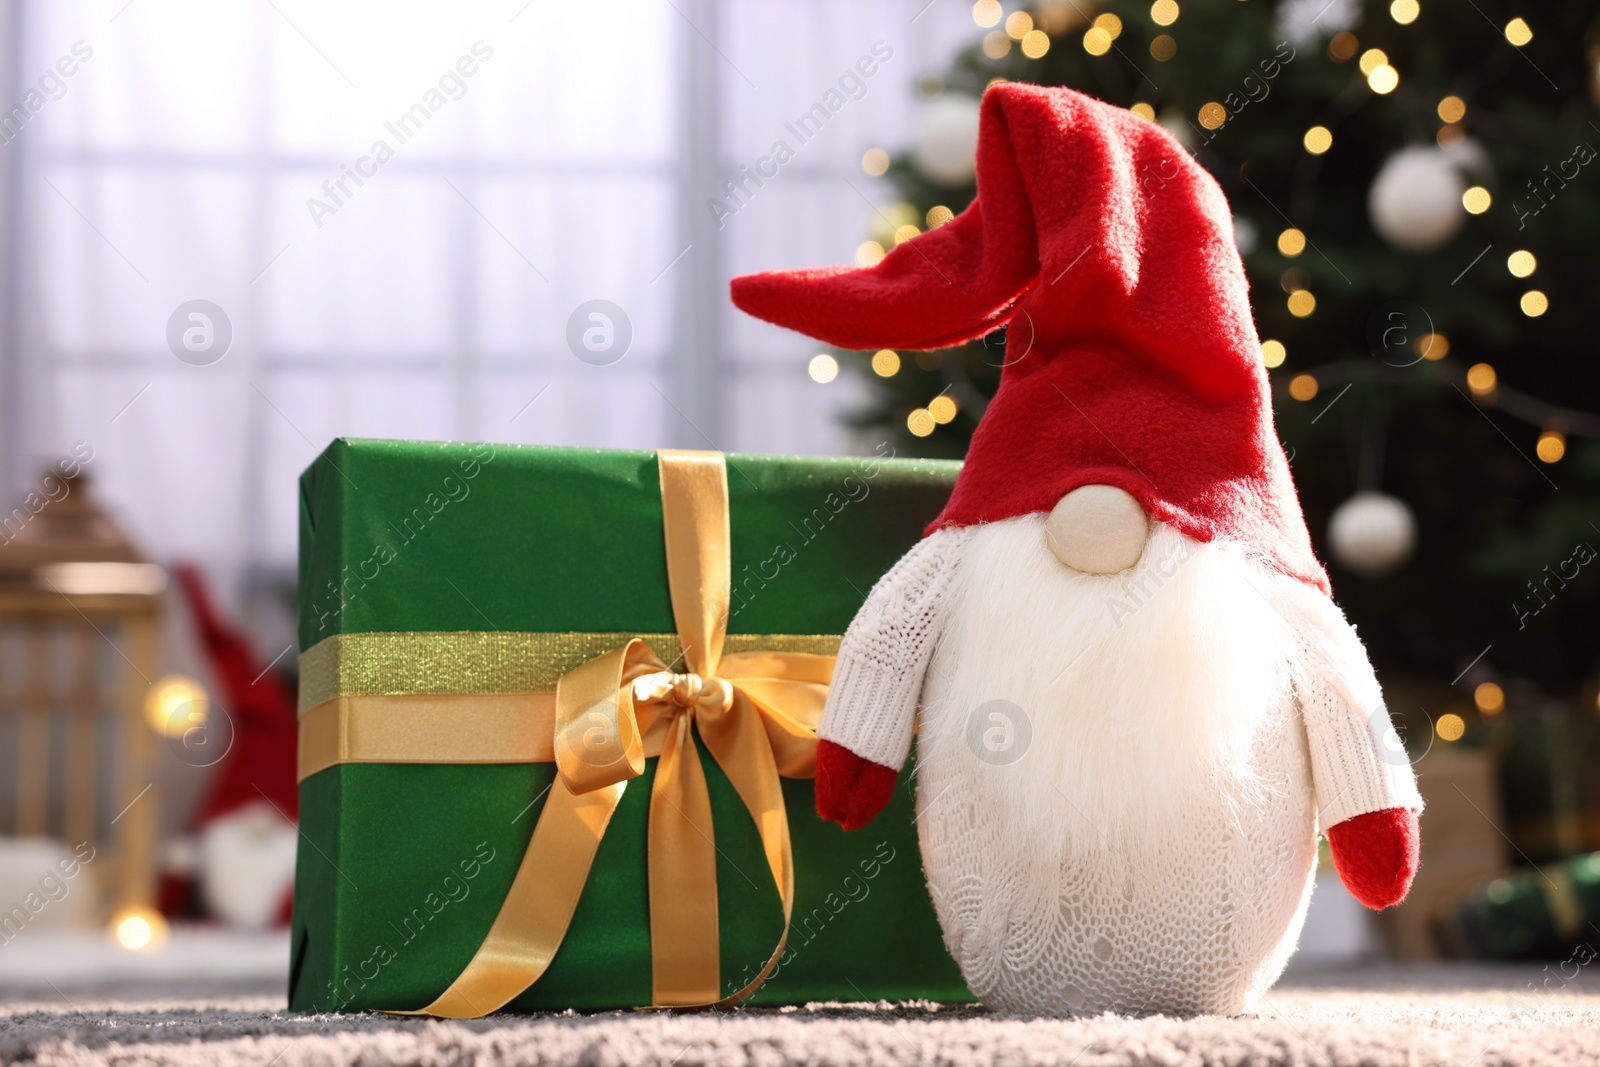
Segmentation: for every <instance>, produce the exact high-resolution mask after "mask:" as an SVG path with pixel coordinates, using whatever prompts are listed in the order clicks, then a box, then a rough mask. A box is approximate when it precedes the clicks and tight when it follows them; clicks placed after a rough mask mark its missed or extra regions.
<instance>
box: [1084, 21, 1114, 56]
mask: <svg viewBox="0 0 1600 1067" xmlns="http://www.w3.org/2000/svg"><path fill="white" fill-rule="evenodd" d="M1083 50H1084V51H1085V52H1088V53H1089V54H1090V55H1091V56H1103V55H1105V54H1106V53H1107V52H1109V51H1111V35H1110V34H1109V33H1107V32H1106V31H1105V30H1103V29H1101V28H1100V27H1099V26H1090V27H1089V28H1088V29H1087V30H1085V31H1084V34H1083Z"/></svg>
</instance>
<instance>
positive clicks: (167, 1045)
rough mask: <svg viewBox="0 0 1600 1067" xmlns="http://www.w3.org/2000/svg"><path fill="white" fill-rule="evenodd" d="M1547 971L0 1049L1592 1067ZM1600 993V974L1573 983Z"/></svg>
mask: <svg viewBox="0 0 1600 1067" xmlns="http://www.w3.org/2000/svg"><path fill="white" fill-rule="evenodd" d="M1588 978H1589V976H1588V975H1587V974H1582V975H1578V976H1577V977H1576V978H1574V979H1572V980H1570V981H1565V982H1563V980H1562V979H1561V977H1560V975H1559V974H1558V973H1557V971H1556V968H1555V967H1553V966H1552V967H1551V968H1549V969H1548V970H1541V969H1539V968H1537V967H1517V968H1490V967H1464V966H1429V967H1399V966H1391V967H1380V968H1372V967H1368V968H1363V969H1359V970H1349V971H1332V972H1317V973H1312V974H1301V975H1299V976H1297V977H1294V978H1291V979H1287V980H1285V982H1284V983H1282V984H1280V985H1279V986H1278V988H1276V989H1274V990H1273V991H1272V992H1271V993H1270V994H1269V995H1268V997H1267V1000H1266V1002H1265V1003H1264V1004H1263V1006H1262V1008H1261V1010H1260V1011H1258V1012H1257V1013H1256V1014H1254V1015H1251V1016H1247V1017H1244V1018H1238V1019H1221V1018H1199V1019H1170V1018H1162V1017H1154V1018H1142V1019H1128V1018H1119V1017H1117V1016H1111V1015H1106V1016H1101V1017H1100V1018H1097V1019H1086V1020H1080V1021H1073V1022H1063V1021H1056V1020H1037V1019H1019V1018H1014V1017H1007V1016H1001V1015H993V1014H989V1013H986V1012H984V1011H982V1010H981V1009H976V1008H940V1007H938V1006H935V1005H926V1004H899V1005H890V1004H816V1005H810V1006H808V1007H806V1008H803V1009H791V1010H770V1009H769V1010H754V1009H752V1010H740V1011H734V1012H729V1013H725V1014H712V1013H700V1014H693V1015H674V1014H665V1013H660V1014H658V1013H612V1014H604V1015H587V1016H572V1015H564V1016H522V1017H504V1018H496V1019H490V1020H478V1021H474V1022H438V1021H426V1020H408V1019H394V1018H388V1017H381V1016H370V1015H366V1016H327V1015H314V1016H306V1015H290V1014H288V1013H287V1012H286V1011H284V1007H283V998H282V996H281V995H268V994H263V993H254V994H248V993H242V992H238V991H235V992H233V993H227V994H219V993H216V992H213V993H211V994H209V995H207V994H195V995H192V996H181V997H178V996H171V995H163V997H162V999H159V1000H157V999H140V998H138V997H137V996H135V995H129V994H127V993H124V994H122V995H120V996H115V997H113V996H108V995H106V994H105V993H104V992H102V993H98V994H90V993H87V992H80V991H77V990H74V991H71V992H68V991H56V990H48V991H47V992H48V995H45V996H37V997H34V998H30V999H28V1000H24V1001H21V1002H19V1001H17V1000H15V999H13V1000H12V1002H11V1003H10V1004H9V1005H8V1007H9V1009H10V1015H9V1017H8V1018H6V1019H4V1020H3V1021H0V1062H5V1063H13V1062H17V1061H23V1062H31V1063H35V1064H40V1065H56V1064H60V1065H69V1064H70V1065H85V1067H87V1065H98V1064H118V1065H133V1064H158V1063H177V1064H195V1065H200V1064H219V1065H241V1067H242V1065H245V1064H252V1065H271V1067H297V1065H301V1064H307V1065H310V1064H318V1065H321V1064H328V1065H332V1064H378V1063H398V1064H419V1065H423V1064H425V1065H429V1067H441V1065H454V1064H463V1065H464V1064H474V1065H483V1064H502V1063H503V1064H581V1065H585V1067H613V1065H615V1067H624V1065H626V1067H635V1065H637V1067H701V1065H705V1067H786V1065H790V1064H823V1065H830V1067H833V1065H840V1067H842V1065H846V1064H867V1065H872V1067H896V1065H900V1064H906V1065H911V1064H917V1065H946V1064H947V1065H950V1067H976V1065H979V1064H1007V1065H1010V1064H1015V1065H1029V1067H1031V1065H1035V1064H1037V1065H1045V1064H1055V1065H1062V1067H1066V1065H1080V1067H1107V1065H1111V1064H1156V1065H1168V1064H1171V1065H1180V1064H1181V1065H1202V1064H1203V1065H1207V1067H1214V1065H1223V1064H1240V1065H1250V1067H1266V1065H1271V1064H1287V1065H1296V1067H1299V1065H1313V1064H1314V1065H1331V1067H1337V1065H1344V1064H1350V1065H1356V1064H1361V1065H1371V1067H1386V1065H1390V1064H1393V1065H1395V1067H1424V1065H1430V1064H1441V1065H1444V1064H1448V1065H1450V1067H1497V1065H1502V1064H1519V1065H1523V1064H1525V1065H1546V1064H1597V1065H1600V992H1592V991H1586V990H1585V989H1584V988H1583V983H1584V980H1585V979H1588ZM1590 984H1591V986H1592V987H1594V988H1600V983H1593V982H1591V983H1590Z"/></svg>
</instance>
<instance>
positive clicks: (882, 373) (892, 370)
mask: <svg viewBox="0 0 1600 1067" xmlns="http://www.w3.org/2000/svg"><path fill="white" fill-rule="evenodd" d="M872 373H874V374H876V375H877V376H878V377H880V378H893V377H894V376H895V375H896V374H898V373H900V353H898V352H896V351H895V350H894V349H892V348H880V349H878V350H877V351H876V352H874V353H873V354H872Z"/></svg>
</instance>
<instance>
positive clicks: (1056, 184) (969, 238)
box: [733, 83, 1328, 592]
mask: <svg viewBox="0 0 1600 1067" xmlns="http://www.w3.org/2000/svg"><path fill="white" fill-rule="evenodd" d="M977 162H978V177H977V182H978V196H977V199H975V200H974V201H973V202H972V205H971V206H970V207H968V208H967V210H966V211H963V212H962V213H961V214H960V215H959V216H957V217H956V218H954V219H953V220H951V221H950V222H947V223H945V224H944V225H943V226H940V227H938V228H937V229H934V230H930V231H928V232H927V233H924V234H922V235H921V236H919V237H916V238H914V239H912V240H910V241H906V242H904V243H902V244H900V245H898V246H897V247H896V248H895V249H894V250H893V251H891V252H890V253H889V254H888V255H886V256H885V257H884V258H883V260H882V262H880V263H879V264H878V265H877V266H874V267H869V268H865V269H856V268H849V267H828V268H823V269H820V270H801V271H784V272H772V273H765V274H751V275H746V276H744V277H741V278H735V279H734V280H733V302H734V303H735V304H737V305H738V306H739V307H740V308H742V309H744V310H745V311H746V312H748V313H750V314H751V315H754V316H756V317H757V318H761V319H765V320H767V321H768V322H773V323H777V324H778V325H780V326H787V327H790V328H792V329H795V330H799V331H800V332H802V333H806V334H809V335H811V336H812V337H816V338H818V339H820V340H823V341H826V342H828V343H830V344H834V345H838V346H839V347H841V348H854V349H874V348H905V349H928V348H943V347H947V346H950V345H955V344H960V343H963V342H966V341H971V340H973V339H975V338H978V337H982V336H983V335H985V334H987V333H989V332H990V331H992V330H995V329H997V328H998V327H1000V326H1003V325H1009V327H1010V328H1009V330H1008V338H1007V343H1006V351H1005V366H1004V368H1003V370H1002V371H1001V375H1000V387H999V390H998V391H997V392H996V393H995V396H994V399H993V400H992V401H991V402H990V404H989V408H988V410H987V411H986V412H985V413H984V416H983V418H982V420H980V422H979V424H978V428H977V430H976V432H974V434H973V436H972V445H971V447H970V449H969V450H968V452H967V461H966V464H965V466H963V468H962V470H961V474H960V476H959V478H957V480H956V487H955V491H954V492H953V493H952V495H951V497H950V502H949V504H948V505H947V506H946V507H945V509H944V512H943V513H942V514H941V515H940V516H939V517H938V518H937V519H936V520H934V522H933V524H932V525H931V526H929V528H928V530H929V532H930V533H931V532H932V531H933V530H936V529H939V528H941V527H944V526H968V525H972V524H975V523H980V522H994V521H997V520H1000V519H1007V518H1012V517H1014V516H1018V515H1026V514H1030V513H1032V512H1039V511H1049V510H1050V509H1051V508H1053V507H1054V506H1055V504H1056V502H1057V501H1058V500H1060V499H1061V497H1062V496H1064V495H1065V494H1066V493H1068V492H1070V491H1072V490H1073V489H1076V488H1078V487H1079V486H1082V485H1091V484H1102V485H1114V486H1117V487H1118V488H1120V489H1123V490H1125V491H1127V492H1128V493H1130V494H1131V495H1132V496H1133V497H1134V498H1135V499H1137V500H1138V501H1139V503H1140V504H1141V505H1143V507H1144V509H1145V511H1146V512H1148V513H1149V514H1150V515H1152V516H1154V517H1155V518H1157V519H1159V520H1161V521H1162V522H1166V523H1169V524H1171V525H1172V526H1175V527H1177V528H1178V529H1179V530H1182V531H1183V532H1184V533H1186V534H1188V535H1189V536H1191V537H1194V538H1196V539H1198V540H1201V541H1214V540H1227V541H1236V542H1241V543H1244V544H1246V545H1247V546H1249V547H1250V549H1251V551H1252V552H1253V554H1255V555H1256V556H1257V557H1258V558H1260V559H1262V560H1263V561H1264V562H1266V563H1268V564H1269V565H1271V566H1274V567H1276V568H1277V569H1278V570H1280V571H1282V572H1284V573H1286V574H1289V575H1291V576H1293V577H1295V578H1298V579H1300V580H1302V581H1304V582H1307V583H1309V584H1311V585H1314V586H1316V587H1318V588H1320V589H1322V590H1323V591H1324V592H1326V591H1328V578H1327V574H1326V573H1325V572H1324V571H1323V569H1322V565H1321V564H1320V563H1318V562H1317V559H1316V557H1315V556H1314V555H1313V553H1312V551H1311V539H1310V537H1309V535H1308V534H1307V532H1306V524H1305V518H1304V516H1303V515H1302V514H1301V511H1300V503H1299V500H1298V498H1297V497H1296V496H1295V490H1294V483H1293V481H1292V480H1291V479H1290V477H1289V465H1288V462H1287V461H1286V460H1285V458H1284V454H1283V448H1282V446H1281V445H1280V444H1279V442H1278V438H1277V435H1276V434H1275V433H1274V431H1273V426H1272V402H1271V394H1270V390H1269V387H1268V383H1267V373H1266V368H1265V367H1264V366H1263V364H1262V360H1261V344H1260V341H1259V339H1258V338H1257V336H1256V331H1255V325H1254V324H1253V322H1252V321H1251V317H1250V302H1249V299H1248V296H1247V294H1246V285H1245V277H1244V267H1243V264H1241V262H1240V260H1239V253H1238V251H1237V249H1235V247H1234V244H1233V225H1232V221H1231V217H1230V215H1229V212H1228V204H1227V201H1226V200H1225V199H1224V198H1223V195H1222V191H1221V189H1219V188H1218V187H1217V184H1216V182H1215V181H1213V180H1212V178H1211V176H1210V175H1209V174H1207V173H1206V172H1205V170H1204V169H1203V168H1201V167H1200V166H1199V164H1197V163H1195V161H1194V160H1193V159H1192V158H1190V156H1189V153H1188V152H1187V151H1185V150H1184V149H1183V147H1182V146H1181V145H1179V144H1178V143H1177V141H1175V140H1174V139H1173V138H1172V137H1171V136H1170V135H1169V134H1168V133H1167V132H1166V131H1165V130H1163V129H1162V128H1161V127H1160V126H1158V125H1156V124H1155V123H1153V122H1149V121H1146V120H1145V119H1142V118H1140V117H1138V116H1137V115H1135V114H1133V113H1132V112H1130V111H1125V110H1123V109H1122V108H1118V107H1113V106H1111V105H1109V104H1105V103H1102V102H1101V101H1098V100H1094V99H1091V98H1090V97H1087V96H1084V95H1083V94H1082V93H1077V92H1073V91H1072V90H1070V89H1046V88H1041V87H1039V86H1033V85H1021V84H1017V83H1004V84H1001V85H997V86H995V87H994V88H991V89H990V90H989V91H988V92H986V93H985V94H984V97H983V105H982V111H981V118H980V122H979V132H978V160H977Z"/></svg>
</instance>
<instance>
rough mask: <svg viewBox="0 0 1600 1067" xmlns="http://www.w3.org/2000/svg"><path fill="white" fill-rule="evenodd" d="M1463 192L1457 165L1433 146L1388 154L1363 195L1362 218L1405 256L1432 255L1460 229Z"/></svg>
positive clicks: (1464, 185) (1464, 217) (1464, 186)
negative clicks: (1427, 253) (1409, 253)
mask: <svg viewBox="0 0 1600 1067" xmlns="http://www.w3.org/2000/svg"><path fill="white" fill-rule="evenodd" d="M1466 191H1467V183H1466V179H1465V178H1463V177H1462V176H1461V170H1460V167H1459V166H1458V165H1457V163H1456V161H1455V160H1454V159H1453V158H1452V157H1451V156H1450V155H1449V154H1448V153H1446V152H1444V151H1442V150H1441V149H1438V148H1428V147H1420V146H1419V147H1413V148H1404V149H1401V150H1400V151H1398V152H1396V153H1395V154H1394V155H1392V156H1390V157H1389V158H1388V160H1387V161H1386V162H1385V163H1384V164H1383V167H1382V169H1380V170H1379V171H1378V176H1377V178H1375V179H1374V180H1373V182H1372V188H1371V190H1369V191H1368V193H1367V214H1368V215H1369V216H1371V218H1372V227H1373V229H1375V230H1377V231H1378V233H1379V235H1380V236H1382V237H1383V239H1384V240H1385V241H1388V242H1389V243H1390V244H1391V245H1394V246H1395V247H1396V248H1399V249H1403V250H1405V251H1407V252H1431V251H1433V250H1434V249H1435V248H1438V247H1440V246H1441V245H1443V244H1444V243H1445V242H1446V241H1448V240H1450V238H1452V237H1454V236H1455V235H1456V232H1457V231H1458V230H1460V229H1461V225H1462V223H1464V222H1466V220H1467V210H1466V208H1464V207H1462V206H1461V194H1462V193H1465V192H1466Z"/></svg>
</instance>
